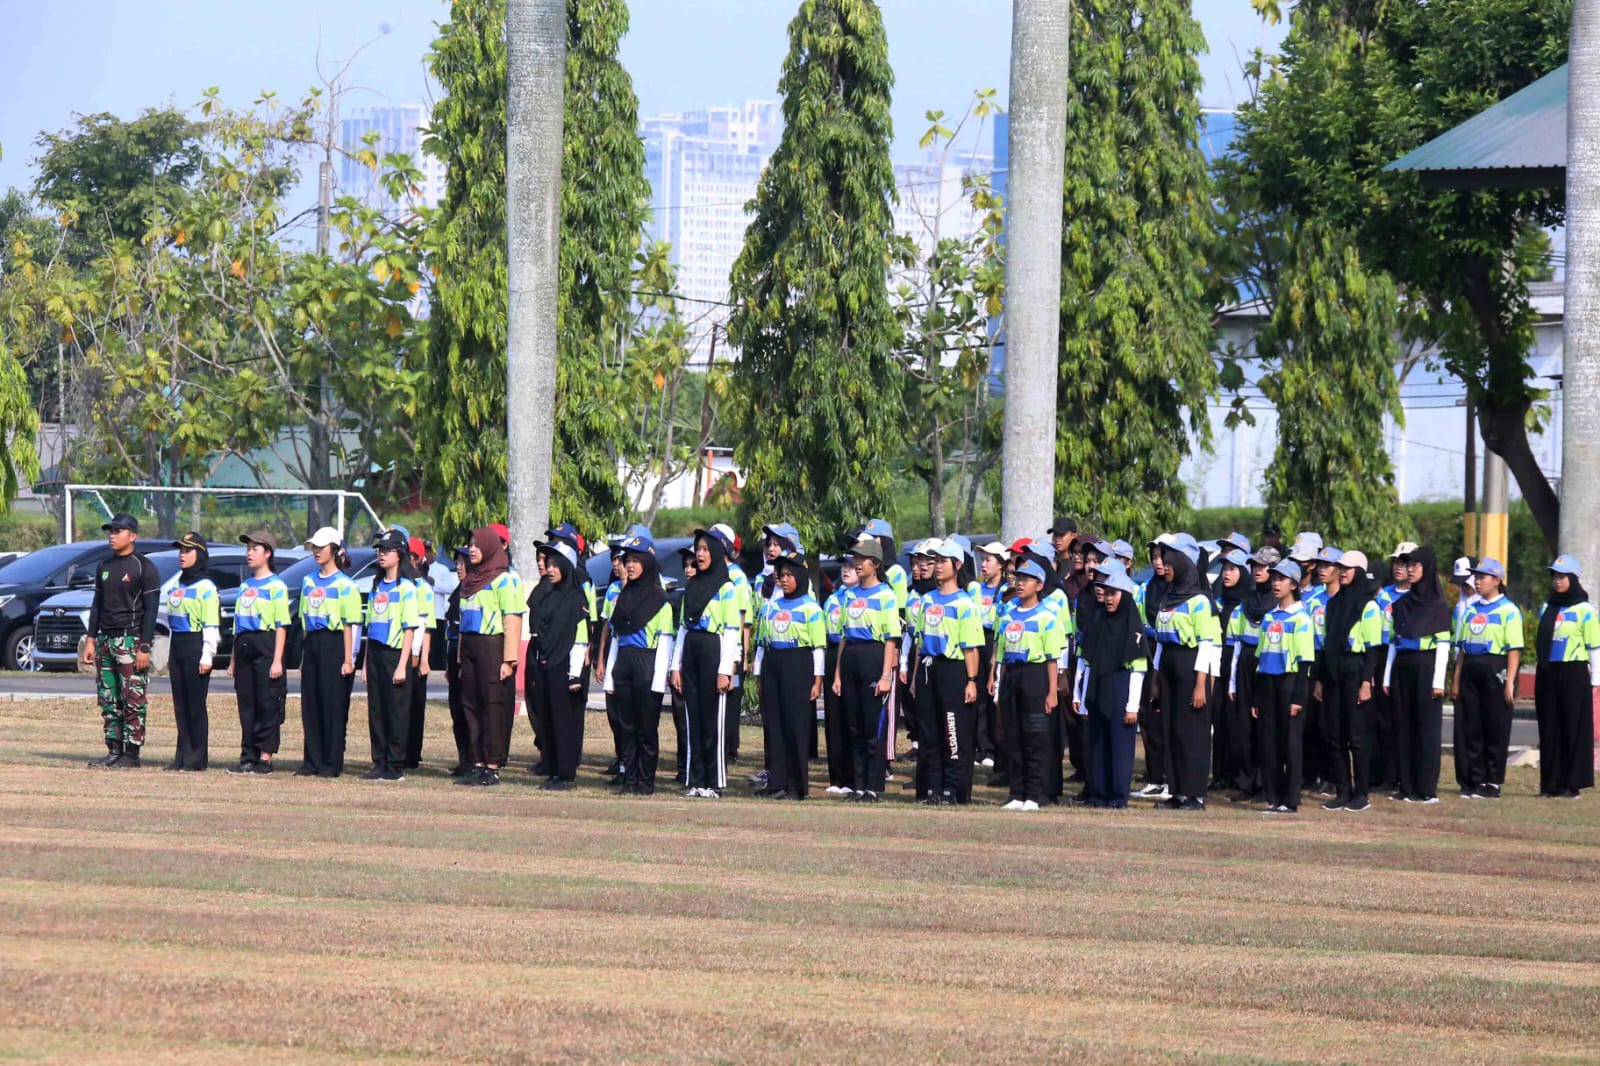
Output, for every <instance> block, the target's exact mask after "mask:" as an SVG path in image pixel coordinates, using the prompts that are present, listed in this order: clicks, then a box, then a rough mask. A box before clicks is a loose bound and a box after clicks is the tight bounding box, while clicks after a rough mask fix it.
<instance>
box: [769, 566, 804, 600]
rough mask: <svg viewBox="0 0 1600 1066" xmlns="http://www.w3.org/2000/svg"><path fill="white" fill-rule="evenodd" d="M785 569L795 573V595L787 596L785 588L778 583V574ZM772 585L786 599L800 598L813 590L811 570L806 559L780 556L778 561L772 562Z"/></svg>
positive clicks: (777, 593)
mask: <svg viewBox="0 0 1600 1066" xmlns="http://www.w3.org/2000/svg"><path fill="white" fill-rule="evenodd" d="M784 570H788V571H789V572H790V573H791V574H793V575H794V596H793V597H789V596H786V595H785V594H784V591H783V589H782V588H781V587H780V586H779V585H778V575H779V574H780V573H781V572H782V571H784ZM772 585H773V590H774V592H775V594H776V595H778V596H780V597H783V598H784V599H790V598H793V599H799V598H800V597H801V596H804V595H806V593H808V592H810V591H811V572H810V571H809V570H807V569H806V561H805V560H804V559H784V558H782V557H780V558H779V559H778V561H777V562H775V563H773V564H772Z"/></svg>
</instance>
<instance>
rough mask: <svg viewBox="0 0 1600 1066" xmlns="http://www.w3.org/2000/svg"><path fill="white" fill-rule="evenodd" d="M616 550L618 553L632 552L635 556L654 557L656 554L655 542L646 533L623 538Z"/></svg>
mask: <svg viewBox="0 0 1600 1066" xmlns="http://www.w3.org/2000/svg"><path fill="white" fill-rule="evenodd" d="M617 550H618V551H620V552H632V553H634V554H636V555H654V554H655V553H656V542H655V539H654V538H652V537H651V536H650V534H648V533H645V534H642V535H641V534H639V533H634V534H632V535H630V536H627V537H624V538H623V540H622V543H621V544H618V545H617Z"/></svg>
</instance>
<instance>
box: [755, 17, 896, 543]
mask: <svg viewBox="0 0 1600 1066" xmlns="http://www.w3.org/2000/svg"><path fill="white" fill-rule="evenodd" d="M892 83H893V74H892V73H891V71H890V68H889V56H888V41H887V39H886V37H885V35H884V29H883V19H882V15H881V13H880V12H879V10H878V7H877V5H876V4H875V3H873V2H872V0H802V2H801V4H800V9H799V11H798V13H797V14H796V15H795V17H794V19H793V20H792V21H791V22H790V23H789V54H788V57H787V58H786V59H785V60H784V64H783V76H782V79H781V80H780V82H779V86H778V87H779V92H780V93H781V94H782V96H783V117H784V131H783V139H782V140H781V142H780V143H779V145H778V149H777V151H776V152H775V153H774V155H773V158H772V160H771V162H770V163H769V164H768V166H767V169H766V171H765V172H764V173H763V174H762V177H761V182H760V184H759V186H758V187H757V190H756V197H755V199H754V200H753V201H751V205H750V206H751V210H752V212H753V214H754V217H753V219H752V221H751V223H750V226H749V228H748V230H747V231H746V233H745V243H744V249H743V250H742V251H741V252H740V254H739V258H738V260H737V261H735V263H734V266H733V274H732V296H731V299H732V301H733V303H734V305H735V306H734V309H733V312H732V314H731V315H730V317H729V320H728V337H729V340H730V341H731V342H732V343H733V345H734V346H735V347H737V348H738V349H739V350H740V353H741V358H740V360H739V362H738V364H737V365H736V366H735V368H734V371H733V386H734V398H735V402H734V403H733V404H732V405H731V407H732V412H733V414H734V416H735V426H734V428H735V435H736V445H735V455H736V457H737V459H738V462H739V465H740V467H741V468H742V469H743V470H744V472H745V476H746V482H745V487H744V502H745V507H746V509H747V511H748V512H749V514H748V518H749V519H750V520H751V523H752V524H759V523H763V522H769V521H776V520H779V519H787V520H788V521H791V522H793V523H794V524H795V525H796V526H797V527H798V528H799V530H800V533H801V535H802V537H803V538H804V539H805V540H806V541H807V542H808V543H817V542H820V541H821V540H822V539H831V538H832V537H834V536H837V534H838V531H839V530H840V529H842V528H844V527H846V526H847V525H849V524H851V523H855V522H859V521H860V520H861V519H862V518H863V517H865V516H866V515H867V514H868V513H870V512H873V511H876V510H879V509H881V508H882V506H883V503H884V500H885V497H886V493H887V488H888V482H889V468H890V464H891V462H893V461H894V460H895V459H896V458H897V457H898V456H899V454H900V452H901V450H902V448H903V447H904V432H903V430H904V408H903V406H902V401H901V396H900V390H901V385H900V376H899V370H898V366H897V364H896V360H895V357H894V349H895V346H896V344H897V341H898V337H897V329H896V325H895V320H894V312H893V308H892V307H891V306H890V302H889V292H888V270H889V265H890V250H891V239H892V236H893V232H894V222H893V216H892V213H891V204H892V202H893V200H894V197H895V191H894V169H893V166H892V165H891V164H890V161H889V145H890V141H891V140H892V137H893V133H892V126H891V122H890V117H889V93H890V87H891V85H892Z"/></svg>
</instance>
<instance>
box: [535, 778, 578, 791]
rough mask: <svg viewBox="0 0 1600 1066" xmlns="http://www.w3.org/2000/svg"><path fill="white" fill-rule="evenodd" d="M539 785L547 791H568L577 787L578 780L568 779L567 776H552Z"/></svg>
mask: <svg viewBox="0 0 1600 1066" xmlns="http://www.w3.org/2000/svg"><path fill="white" fill-rule="evenodd" d="M539 787H540V788H541V789H543V790H544V791H546V792H566V791H568V790H569V789H574V788H577V787H578V783H577V782H576V781H568V780H566V779H565V778H560V777H552V778H550V780H548V781H546V782H545V783H544V784H542V785H540V786H539Z"/></svg>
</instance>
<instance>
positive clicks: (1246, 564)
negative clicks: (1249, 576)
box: [1222, 548, 1250, 570]
mask: <svg viewBox="0 0 1600 1066" xmlns="http://www.w3.org/2000/svg"><path fill="white" fill-rule="evenodd" d="M1222 561H1223V562H1225V563H1232V564H1233V565H1234V566H1237V567H1238V568H1239V569H1240V570H1248V569H1250V556H1248V555H1246V554H1245V553H1244V552H1242V551H1240V550H1239V549H1238V548H1230V549H1229V550H1228V551H1226V552H1223V553H1222Z"/></svg>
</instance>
